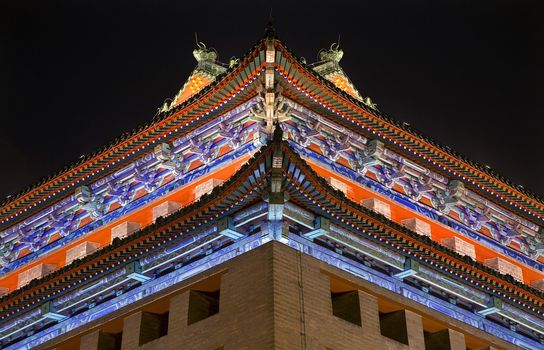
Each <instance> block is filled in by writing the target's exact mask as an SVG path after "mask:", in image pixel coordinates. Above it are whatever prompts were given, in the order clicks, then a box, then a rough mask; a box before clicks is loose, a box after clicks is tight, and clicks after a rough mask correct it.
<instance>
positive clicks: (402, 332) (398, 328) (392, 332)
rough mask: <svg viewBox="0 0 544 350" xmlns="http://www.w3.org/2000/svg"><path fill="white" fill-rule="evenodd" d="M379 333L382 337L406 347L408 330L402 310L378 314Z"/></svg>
mask: <svg viewBox="0 0 544 350" xmlns="http://www.w3.org/2000/svg"><path fill="white" fill-rule="evenodd" d="M380 331H381V333H382V335H383V336H384V337H387V338H390V339H393V340H396V341H398V342H399V343H403V344H406V345H408V329H407V328H406V315H405V313H404V310H401V311H394V312H389V313H381V312H380Z"/></svg>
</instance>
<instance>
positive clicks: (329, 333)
mask: <svg viewBox="0 0 544 350" xmlns="http://www.w3.org/2000/svg"><path fill="white" fill-rule="evenodd" d="M219 273H221V274H220V275H219ZM214 275H215V276H220V277H217V278H220V283H219V288H220V292H219V312H218V313H215V314H213V315H211V316H208V317H205V318H204V319H202V320H199V321H196V322H193V323H191V322H189V315H190V310H189V308H190V303H191V293H195V290H200V289H201V288H197V287H195V286H201V285H203V283H204V284H205V281H207V280H209V279H210V276H214ZM331 276H335V278H339V279H342V280H343V281H344V280H345V281H347V282H346V283H349V286H351V287H350V288H347V289H345V290H342V291H340V292H342V293H340V295H346V296H348V297H347V298H345V299H343V300H342V301H341V303H340V304H338V305H337V307H338V306H342V307H349V305H357V308H356V310H354V312H356V313H358V316H359V319H360V325H359V324H358V322H354V320H355V321H357V318H355V319H353V318H351V317H352V316H353V314H352V313H351V311H350V312H348V313H347V314H348V316H349V315H351V316H349V317H345V314H346V313H344V314H342V312H340V313H337V315H336V316H335V315H334V314H333V301H332V300H333V299H332V298H333V297H334V294H331V292H333V287H332V282H331ZM212 278H213V277H212ZM209 291H211V289H210V290H209ZM335 292H338V291H335ZM344 292H345V293H344ZM197 294H198V293H197ZM383 298H386V299H387V300H389V301H391V302H395V303H398V304H399V305H401V309H399V310H396V311H394V312H393V317H392V318H390V319H389V323H387V322H384V321H383V317H382V318H381V319H382V321H380V313H382V314H383V311H382V310H381V309H380V305H379V300H382V299H383ZM162 301H165V302H164V304H165V305H166V307H168V309H169V310H168V331H167V334H166V335H164V336H162V337H158V338H155V337H156V336H157V335H156V334H152V335H151V336H150V337H149V338H148V340H149V339H152V340H150V341H146V342H145V343H144V344H143V345H140V344H141V342H142V334H143V333H142V331H145V327H148V328H149V327H150V323H149V320H146V316H144V315H146V313H150V312H155V311H153V310H152V305H153V303H159V302H162ZM342 303H343V304H342ZM344 311H346V310H344ZM387 312H390V311H387ZM422 317H426V318H432V319H436V320H437V321H440V322H442V323H443V324H451V327H449V328H448V327H443V328H442V329H439V330H437V331H433V332H432V333H428V332H424V330H423V325H422ZM106 318H107V319H105V320H98V321H95V322H94V323H91V324H90V325H89V326H88V327H86V328H85V329H84V330H74V331H72V333H69V334H66V335H64V336H61V337H59V338H57V339H56V340H54V341H51V342H49V343H48V344H45V346H44V347H42V348H43V349H53V348H57V349H62V350H64V349H67V347H63V344H62V341H68V340H69V339H73V338H74V337H81V341H80V344H81V345H80V349H81V350H97V349H108V350H115V349H119V348H118V347H115V346H116V344H118V343H116V341H117V340H116V339H118V337H119V334H117V335H115V334H108V333H107V330H108V329H111V328H112V326H111V325H112V324H115V323H116V322H119V321H121V322H122V336H121V337H122V342H121V347H120V349H122V350H130V349H160V350H169V349H195V350H200V349H202V350H215V349H224V350H239V349H248V350H249V349H263V350H266V349H285V350H291V349H316V350H324V349H332V350H345V349H376V350H377V349H393V350H401V349H403V350H406V349H412V350H415V349H418V350H424V349H425V344H426V343H428V344H431V343H433V341H434V342H436V341H437V339H439V340H440V343H441V344H442V346H443V347H442V349H455V350H458V349H465V347H466V346H465V339H464V336H463V333H464V334H471V336H477V337H479V338H480V339H483V341H485V342H486V343H487V344H489V345H492V346H496V347H498V348H501V349H514V346H511V345H509V344H508V343H505V342H503V341H501V340H499V339H496V338H493V337H492V336H491V335H489V334H487V333H484V332H482V331H480V330H478V329H474V328H472V327H470V326H468V325H466V324H464V323H461V322H459V321H456V320H452V319H450V318H449V317H447V316H445V315H443V314H440V313H438V312H436V311H433V310H430V309H426V308H425V307H423V306H421V305H420V304H417V303H415V302H413V301H411V300H407V299H405V298H403V297H401V296H399V295H397V294H394V293H392V292H389V291H384V290H383V289H381V288H380V287H378V286H376V285H372V284H370V283H368V282H366V281H363V280H361V279H359V278H357V277H356V276H353V275H351V274H349V273H346V272H344V271H340V270H337V269H336V268H334V267H332V266H330V265H326V264H324V263H322V262H319V261H317V260H316V259H314V258H312V257H310V256H307V255H304V254H300V253H299V252H298V251H295V250H294V249H292V248H289V247H287V246H285V245H283V244H281V243H278V242H271V243H268V244H266V245H265V246H263V247H260V248H258V249H256V250H253V251H251V252H248V253H246V254H243V255H242V256H239V257H237V258H235V259H233V260H231V261H227V262H226V263H224V264H222V265H220V266H217V267H215V268H213V269H210V270H208V271H205V272H203V273H201V274H199V275H197V276H194V277H192V278H191V279H190V280H188V281H186V282H184V283H181V284H179V285H176V286H172V287H170V288H169V289H167V290H165V291H162V292H160V293H158V294H157V295H153V296H151V297H150V298H148V299H147V300H141V301H139V302H136V303H134V304H131V305H129V306H127V307H125V308H123V309H121V310H118V311H116V312H114V313H112V314H110V315H108V316H106ZM116 320H117V321H116ZM152 324H156V323H153V322H151V326H152ZM385 327H390V329H389V331H387V330H385ZM397 328H398V329H399V330H402V331H403V332H404V334H405V336H404V340H403V341H404V342H405V343H407V344H408V345H406V344H405V343H403V342H400V341H398V340H395V339H392V338H394V333H395V329H397ZM152 330H153V329H152ZM145 332H147V331H145ZM388 332H389V333H388ZM391 332H393V335H392V333H391ZM437 332H442V333H437ZM435 333H436V334H435ZM147 334H148V335H149V332H148V333H147ZM384 334H385V335H384ZM388 334H389V336H387V335H388ZM116 337H117V338H116ZM99 344H103V345H102V347H100V346H99ZM429 346H430V345H429Z"/></svg>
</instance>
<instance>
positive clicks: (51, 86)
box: [0, 0, 544, 197]
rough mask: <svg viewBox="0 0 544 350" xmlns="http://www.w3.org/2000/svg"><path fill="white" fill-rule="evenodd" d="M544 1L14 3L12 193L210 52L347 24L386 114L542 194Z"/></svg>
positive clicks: (1, 46) (3, 107)
mask: <svg viewBox="0 0 544 350" xmlns="http://www.w3.org/2000/svg"><path fill="white" fill-rule="evenodd" d="M540 3H542V2H541V1H520V0H515V1H514V0H513V1H498V0H494V1H482V0H480V1H460V0H457V1H401V0H398V1H383V0H380V1H339V0H335V1H327V2H319V1H313V2H295V1H285V2H276V1H221V2H217V3H216V2H211V1H193V2H188V1H134V0H133V1H96V0H95V1H84V0H78V1H52V0H49V1H10V2H8V1H4V2H2V4H1V5H0V122H1V123H0V169H1V171H0V197H3V196H5V195H7V194H11V193H16V192H18V191H20V190H22V189H24V188H25V187H27V186H28V185H30V184H32V183H33V182H35V181H37V180H38V179H40V178H41V177H43V176H46V175H49V174H51V173H53V172H55V171H56V170H57V169H59V168H62V167H63V166H64V165H66V164H68V163H70V162H72V161H75V160H76V159H77V158H78V157H79V156H80V155H81V154H85V153H89V152H92V151H93V150H94V149H96V148H97V147H99V146H100V145H102V144H104V143H106V142H108V141H109V140H111V139H113V138H115V137H117V136H118V135H120V134H121V133H123V132H124V131H127V130H130V129H132V128H134V127H136V126H138V125H140V124H142V123H144V122H145V121H147V120H149V119H151V118H152V117H153V116H154V114H155V111H156V108H157V107H159V106H160V105H161V104H162V102H163V101H164V99H165V98H167V97H172V96H174V95H175V94H176V93H177V91H178V89H179V88H180V87H181V86H182V84H183V83H184V80H185V78H186V77H187V76H188V74H189V73H190V72H191V71H192V69H193V68H194V66H195V64H196V62H195V61H194V58H193V57H192V54H191V52H192V50H193V48H194V32H195V31H196V32H198V36H199V40H201V41H203V42H205V43H206V44H207V45H208V46H213V47H214V48H216V49H217V51H218V52H219V55H220V59H221V60H222V61H228V59H229V58H230V57H231V56H237V57H240V56H242V55H243V54H244V53H245V52H246V51H247V50H248V49H249V48H250V47H251V46H252V45H253V44H254V43H255V42H256V41H257V40H259V39H260V38H261V36H262V35H263V31H264V26H265V24H266V21H267V18H268V13H269V10H270V8H271V7H273V14H274V19H275V20H274V22H275V27H276V31H277V33H278V36H279V37H280V38H281V39H282V40H283V41H284V42H285V43H286V44H287V46H288V47H290V48H291V49H292V50H293V52H294V53H295V54H297V55H299V56H304V57H306V59H307V61H308V62H312V61H314V60H315V58H316V54H317V52H318V50H319V49H320V48H324V47H328V46H329V45H330V44H331V43H332V42H334V41H336V40H337V38H338V34H340V35H341V48H342V49H343V50H344V52H345V54H344V58H343V60H342V62H341V64H342V66H343V68H344V70H345V71H346V72H347V73H348V75H349V76H350V77H351V79H352V80H353V82H354V83H355V85H356V86H357V87H358V88H359V90H360V91H361V92H362V94H363V95H364V96H370V97H372V99H373V100H374V101H375V102H377V103H378V106H379V108H380V110H381V111H382V112H385V113H386V114H388V115H389V116H391V117H393V118H395V119H397V120H400V121H406V122H409V123H410V124H411V125H412V127H414V128H415V129H417V130H419V131H420V132H422V133H423V134H425V135H428V136H429V137H431V138H433V139H435V140H437V141H439V142H440V143H442V144H444V145H448V146H451V147H452V148H454V149H456V150H458V151H459V152H461V153H462V154H465V155H467V156H468V157H469V158H471V159H473V160H475V161H478V162H481V163H484V164H488V165H490V166H491V167H493V168H494V169H495V170H497V171H498V172H500V173H502V174H503V175H505V176H506V177H508V178H510V179H512V180H513V181H514V182H516V183H518V184H521V185H524V186H525V187H526V188H528V189H531V190H532V191H534V192H536V193H537V194H540V195H543V194H544V165H543V162H544V155H543V149H544V8H543V6H542V5H539V4H540Z"/></svg>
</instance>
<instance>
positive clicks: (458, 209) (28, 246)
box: [0, 28, 544, 350]
mask: <svg viewBox="0 0 544 350" xmlns="http://www.w3.org/2000/svg"><path fill="white" fill-rule="evenodd" d="M193 54H194V56H195V58H196V59H197V62H198V65H197V67H196V68H195V70H194V71H193V73H192V74H191V75H190V77H189V79H188V80H187V82H186V83H185V84H184V85H183V88H182V89H181V90H180V92H179V93H178V94H177V95H176V96H175V97H174V98H173V99H172V100H171V101H169V102H167V103H165V104H164V105H163V106H162V107H161V108H159V111H158V114H157V115H156V116H155V118H154V119H153V120H152V121H150V122H149V123H148V124H146V125H143V126H141V127H140V128H138V129H136V130H134V131H133V132H132V133H130V134H129V135H124V136H122V137H120V138H118V139H116V140H115V141H113V142H112V143H111V144H110V145H108V146H107V147H104V148H103V149H100V150H98V151H96V152H95V153H94V154H92V155H89V156H87V157H85V158H84V159H82V160H81V161H80V162H79V163H77V164H73V165H71V166H70V167H69V168H67V170H64V171H62V172H60V173H58V174H55V175H53V176H51V177H49V178H48V179H45V180H44V181H42V182H40V183H38V184H36V185H34V186H33V187H31V188H29V189H28V190H26V191H24V192H22V193H20V194H18V195H16V196H13V197H10V198H9V199H6V200H5V201H4V202H3V203H2V206H1V208H0V215H1V219H0V288H1V289H0V291H1V292H2V294H3V297H2V299H1V300H0V305H1V306H0V307H1V308H0V345H1V347H2V348H5V349H29V348H34V347H38V348H43V349H78V348H80V349H86V350H87V349H133V348H138V347H140V346H142V347H144V348H149V349H154V348H168V349H169V348H172V349H174V348H176V349H177V348H180V347H179V346H180V344H184V345H185V347H183V348H187V349H240V348H248V349H257V348H258V349H260V348H262V349H272V348H278V349H283V348H285V349H295V348H296V349H298V348H300V349H332V350H339V349H351V348H366V347H371V346H373V347H377V348H391V349H404V348H410V349H424V348H426V349H449V348H451V349H484V348H489V349H514V348H518V347H521V348H525V349H542V348H543V347H544V345H543V344H544V318H543V312H544V308H543V303H544V294H543V293H542V291H543V290H544V273H543V272H542V270H543V266H544V245H543V237H542V234H543V231H542V227H543V226H544V204H543V202H542V200H541V199H539V198H538V197H536V196H535V195H533V194H531V193H528V192H527V191H525V190H524V189H523V188H521V187H519V186H516V185H514V184H512V183H510V182H509V181H508V180H506V179H504V178H502V177H501V176H499V175H497V174H495V173H494V172H493V171H492V170H491V169H488V168H486V167H484V166H480V165H478V164H475V163H473V162H471V161H469V160H467V159H464V158H462V157H461V156H459V155H457V154H456V153H455V152H454V151H452V150H451V149H449V148H448V147H442V146H440V145H438V144H436V143H435V142H434V141H431V140H428V139H426V138H425V137H423V136H421V135H419V134H417V133H415V132H413V131H412V130H411V129H410V128H409V126H408V125H405V124H401V123H398V122H396V121H394V120H392V119H390V118H389V117H387V116H384V115H383V114H382V113H380V112H379V110H378V109H377V106H376V104H374V103H373V102H372V101H371V100H370V99H369V98H365V97H363V96H362V95H361V94H360V92H359V91H358V90H357V89H356V88H355V87H354V85H353V84H352V83H351V81H350V80H349V78H348V77H347V75H346V73H345V72H344V71H343V70H342V68H341V67H340V64H339V62H340V60H341V58H342V54H343V52H342V51H341V50H340V48H339V47H338V45H333V46H331V47H330V49H329V50H325V51H322V52H320V59H321V60H320V62H317V63H314V64H307V63H306V62H304V61H303V60H301V59H299V58H297V57H296V56H294V55H293V54H292V53H291V51H289V50H288V49H287V48H286V46H285V45H284V44H283V43H282V42H281V41H280V40H279V39H277V38H276V37H275V36H274V33H273V31H272V30H271V29H270V28H268V30H267V35H266V36H265V37H264V38H263V39H262V40H260V41H259V42H258V43H257V44H256V45H255V46H254V47H252V48H251V49H250V50H249V51H248V53H247V54H246V55H245V56H244V57H243V58H240V59H232V60H231V62H229V64H222V63H220V62H218V61H217V54H216V53H215V52H213V51H211V50H208V49H207V48H206V47H205V46H204V45H203V44H199V45H198V47H197V49H195V51H194V52H193ZM293 344H295V345H293Z"/></svg>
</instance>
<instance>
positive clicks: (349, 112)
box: [274, 39, 544, 225]
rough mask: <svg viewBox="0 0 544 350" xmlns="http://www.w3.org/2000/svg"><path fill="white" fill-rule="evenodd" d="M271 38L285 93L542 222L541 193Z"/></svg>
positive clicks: (487, 196)
mask: <svg viewBox="0 0 544 350" xmlns="http://www.w3.org/2000/svg"><path fill="white" fill-rule="evenodd" d="M274 43H275V47H276V50H277V53H276V64H277V70H278V72H279V73H280V74H281V75H282V76H283V77H284V78H285V80H286V81H287V82H288V83H289V84H290V85H292V86H293V87H296V88H294V89H290V90H289V91H287V93H291V94H292V95H291V96H288V97H290V98H293V99H295V100H298V101H302V104H303V105H304V106H306V107H308V108H309V109H311V110H314V111H316V112H317V113H319V114H325V115H327V116H329V117H330V118H333V119H335V120H336V121H338V122H339V123H341V124H342V125H344V126H346V127H348V128H349V129H351V130H353V131H355V132H358V133H366V134H369V135H371V137H374V138H379V139H382V140H383V141H384V142H385V143H386V145H387V146H388V147H389V148H391V149H393V150H396V151H397V152H399V153H401V154H404V155H406V156H407V157H408V158H410V159H412V160H414V161H416V162H417V163H419V164H421V165H423V166H425V167H428V168H431V169H434V170H435V171H437V172H438V173H440V174H442V175H444V176H446V177H447V178H450V179H457V180H460V181H462V182H464V183H465V184H466V187H468V188H471V189H472V190H474V191H475V192H477V193H480V194H482V195H483V196H484V197H486V198H488V199H489V200H491V201H493V202H496V203H498V204H499V205H501V206H503V207H505V208H508V209H509V210H512V211H514V212H516V213H518V214H520V215H521V216H523V217H525V218H527V219H529V220H531V221H533V222H535V223H537V224H539V225H542V223H543V221H544V199H542V198H541V197H539V196H537V195H536V194H534V193H531V192H530V191H527V190H525V189H524V188H522V187H521V186H518V185H515V184H513V183H512V181H510V180H508V179H506V178H505V177H503V176H501V175H499V174H498V173H496V172H494V171H493V170H491V169H489V168H487V167H486V166H484V165H481V164H478V163H476V162H474V161H471V160H469V159H467V158H466V157H464V156H462V155H460V154H459V153H457V152H455V151H454V150H452V149H451V148H450V147H448V146H443V145H440V144H439V143H438V142H436V141H434V140H432V139H430V138H428V137H426V136H423V135H421V134H419V133H418V132H416V131H414V130H413V129H412V128H410V127H409V126H408V125H406V124H403V123H400V122H398V121H395V120H393V119H392V118H390V117H388V116H387V115H385V114H383V113H381V112H380V111H378V110H376V109H373V108H371V107H369V106H367V105H366V104H365V103H363V102H361V101H359V100H357V99H356V98H354V97H353V96H351V95H349V94H348V93H346V92H345V91H343V90H341V89H339V88H338V87H336V86H335V85H334V84H333V83H332V82H330V81H329V80H327V79H325V78H323V77H322V76H320V75H319V74H318V73H316V72H315V71H314V70H313V69H312V68H311V67H310V66H309V65H307V64H305V63H304V62H303V61H302V60H300V59H299V58H298V57H296V56H295V55H294V54H293V53H292V52H291V51H290V50H289V49H288V48H287V47H286V46H285V45H284V44H283V43H282V42H281V41H279V40H277V39H276V40H274Z"/></svg>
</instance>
